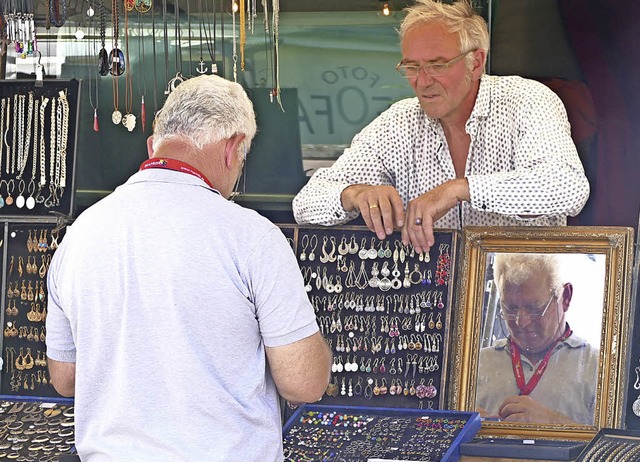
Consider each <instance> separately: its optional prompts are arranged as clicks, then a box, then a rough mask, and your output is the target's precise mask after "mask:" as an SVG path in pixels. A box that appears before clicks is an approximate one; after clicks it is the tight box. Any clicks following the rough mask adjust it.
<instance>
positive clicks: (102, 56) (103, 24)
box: [98, 0, 109, 76]
mask: <svg viewBox="0 0 640 462" xmlns="http://www.w3.org/2000/svg"><path fill="white" fill-rule="evenodd" d="M98 14H99V21H100V26H99V27H100V44H101V45H102V47H101V48H100V52H99V53H98V73H99V74H100V75H102V76H105V75H107V74H109V55H108V53H107V50H106V49H105V47H104V46H105V42H106V38H107V34H106V29H107V21H106V19H105V12H104V0H100V5H98Z"/></svg>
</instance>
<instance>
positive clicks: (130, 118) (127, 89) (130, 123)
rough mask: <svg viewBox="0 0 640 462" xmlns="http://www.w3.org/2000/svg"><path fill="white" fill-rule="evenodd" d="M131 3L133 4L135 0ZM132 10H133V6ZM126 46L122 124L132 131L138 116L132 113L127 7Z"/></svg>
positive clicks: (125, 20)
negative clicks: (124, 112)
mask: <svg viewBox="0 0 640 462" xmlns="http://www.w3.org/2000/svg"><path fill="white" fill-rule="evenodd" d="M127 1H128V0H127ZM131 4H132V5H133V2H132V3H131ZM131 10H133V6H132V8H131ZM124 47H125V53H126V64H125V65H126V67H127V73H126V74H125V76H124V79H125V84H124V105H125V111H127V113H126V114H125V115H124V116H123V117H122V125H124V126H125V127H126V129H127V130H129V131H130V132H132V131H133V130H134V128H136V116H135V115H134V114H132V113H131V110H132V109H133V69H132V68H131V66H130V63H131V61H130V60H129V10H128V9H126V8H125V10H124Z"/></svg>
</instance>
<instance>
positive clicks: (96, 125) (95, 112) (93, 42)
mask: <svg viewBox="0 0 640 462" xmlns="http://www.w3.org/2000/svg"><path fill="white" fill-rule="evenodd" d="M98 9H99V10H100V7H98ZM102 9H104V5H103V8H102ZM91 11H93V8H92V6H91V4H89V10H87V14H88V15H89V36H90V38H89V40H88V42H87V45H88V47H89V51H88V52H87V56H95V53H96V39H95V36H94V35H92V34H91V29H92V27H93V13H92V14H90V13H89V12H91ZM101 14H102V16H103V17H104V14H103V13H101ZM100 27H102V26H100ZM102 34H103V31H102V29H101V30H100V38H101V39H102V37H103V35H102ZM103 51H104V53H103V54H104V56H105V58H106V55H107V52H106V50H105V49H104V43H103V47H102V50H100V53H99V54H98V56H100V54H102V52H103ZM98 61H99V65H100V64H101V62H100V61H101V60H100V58H98ZM88 67H89V104H90V105H91V108H92V109H93V131H94V132H99V131H100V124H99V123H98V70H96V69H95V68H94V66H93V63H92V62H91V61H90V62H89V63H88ZM105 67H106V66H105ZM94 73H95V80H94ZM92 83H93V84H94V85H95V87H96V91H95V104H94V101H93V90H92V89H91V84H92Z"/></svg>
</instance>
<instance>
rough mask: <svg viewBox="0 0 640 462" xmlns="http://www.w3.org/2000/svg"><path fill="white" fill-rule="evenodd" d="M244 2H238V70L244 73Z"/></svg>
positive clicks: (245, 11)
mask: <svg viewBox="0 0 640 462" xmlns="http://www.w3.org/2000/svg"><path fill="white" fill-rule="evenodd" d="M244 1H245V0H239V3H240V70H241V71H242V72H244V49H245V46H246V45H247V10H246V7H245V3H244Z"/></svg>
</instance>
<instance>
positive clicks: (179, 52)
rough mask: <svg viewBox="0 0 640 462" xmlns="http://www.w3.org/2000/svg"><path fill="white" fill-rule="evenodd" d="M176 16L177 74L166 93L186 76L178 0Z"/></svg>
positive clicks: (170, 81)
mask: <svg viewBox="0 0 640 462" xmlns="http://www.w3.org/2000/svg"><path fill="white" fill-rule="evenodd" d="M174 16H175V24H174V34H175V38H176V56H175V69H176V76H175V77H174V78H172V79H171V80H169V81H168V82H167V89H166V90H165V92H164V94H165V95H167V96H168V95H169V94H170V93H171V92H172V91H173V90H175V88H176V87H177V86H178V85H179V84H181V83H182V82H184V77H183V76H182V36H181V34H180V4H179V2H178V0H176V3H175V5H174ZM165 24H166V21H165ZM168 64H169V63H167V67H168Z"/></svg>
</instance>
